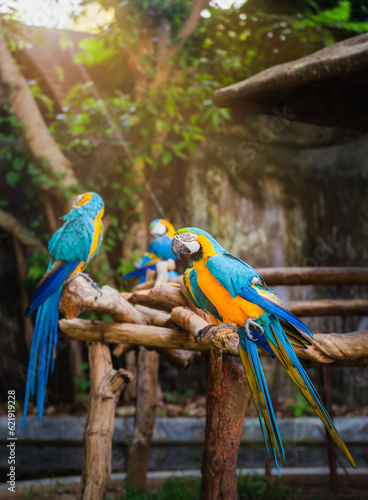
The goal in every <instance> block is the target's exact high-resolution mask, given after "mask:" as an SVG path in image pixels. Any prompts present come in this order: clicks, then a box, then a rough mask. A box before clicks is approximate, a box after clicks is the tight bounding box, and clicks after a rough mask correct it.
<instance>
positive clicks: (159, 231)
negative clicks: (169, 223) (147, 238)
mask: <svg viewBox="0 0 368 500" xmlns="http://www.w3.org/2000/svg"><path fill="white" fill-rule="evenodd" d="M166 229H167V228H166V227H165V226H164V225H163V224H161V222H157V224H155V225H154V226H153V228H152V230H151V234H154V235H157V236H163V235H164V234H165V233H166Z"/></svg>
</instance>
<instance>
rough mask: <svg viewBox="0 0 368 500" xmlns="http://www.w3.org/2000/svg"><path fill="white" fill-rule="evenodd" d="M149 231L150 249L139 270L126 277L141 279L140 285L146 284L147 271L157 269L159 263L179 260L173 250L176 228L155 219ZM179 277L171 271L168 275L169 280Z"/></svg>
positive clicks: (162, 220)
mask: <svg viewBox="0 0 368 500" xmlns="http://www.w3.org/2000/svg"><path fill="white" fill-rule="evenodd" d="M149 230H150V235H151V239H150V247H149V248H148V249H147V251H146V252H145V253H144V255H143V257H142V260H141V261H140V263H139V264H138V266H137V269H135V270H134V271H132V272H131V273H129V274H126V275H125V276H124V279H125V280H130V279H133V278H137V277H139V283H144V282H145V281H146V272H147V269H155V268H156V264H157V262H158V261H160V260H168V259H173V260H177V257H176V255H175V254H174V253H173V251H172V248H171V243H172V238H173V236H174V234H175V228H174V226H173V225H172V224H170V222H168V221H167V220H165V219H155V220H153V221H152V222H151V224H150V226H149ZM178 276H179V275H178V273H177V272H176V271H169V273H168V277H169V279H171V278H177V277H178Z"/></svg>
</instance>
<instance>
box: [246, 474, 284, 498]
mask: <svg viewBox="0 0 368 500" xmlns="http://www.w3.org/2000/svg"><path fill="white" fill-rule="evenodd" d="M238 493H239V496H238V498H239V500H270V499H271V498H272V500H288V499H289V498H290V495H289V493H288V488H287V487H286V486H284V485H282V484H276V483H271V482H269V481H267V480H266V479H265V478H263V477H261V476H257V475H250V474H246V475H245V476H239V477H238Z"/></svg>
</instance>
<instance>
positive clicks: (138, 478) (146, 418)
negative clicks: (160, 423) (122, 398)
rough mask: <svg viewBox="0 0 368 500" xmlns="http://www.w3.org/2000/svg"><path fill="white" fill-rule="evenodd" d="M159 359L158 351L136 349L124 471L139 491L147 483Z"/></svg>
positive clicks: (142, 348)
mask: <svg viewBox="0 0 368 500" xmlns="http://www.w3.org/2000/svg"><path fill="white" fill-rule="evenodd" d="M146 328H147V327H146ZM158 360H159V356H158V354H157V352H155V351H147V349H145V348H144V347H140V348H139V356H138V396H137V406H136V414H135V422H134V432H133V441H132V444H131V446H130V449H129V453H128V471H127V472H128V477H129V480H130V485H131V486H132V487H133V488H136V489H139V490H145V489H146V486H147V468H148V455H149V451H150V448H151V441H152V434H153V427H154V425H155V417H156V405H157V395H158Z"/></svg>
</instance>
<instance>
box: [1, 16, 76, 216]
mask: <svg viewBox="0 0 368 500" xmlns="http://www.w3.org/2000/svg"><path fill="white" fill-rule="evenodd" d="M0 82H1V83H3V84H4V85H6V86H7V87H9V89H10V106H11V108H12V109H13V110H14V112H15V114H16V116H17V118H18V120H19V121H20V122H22V124H23V125H24V126H23V127H22V135H23V138H24V140H25V142H26V144H27V146H28V148H29V150H30V152H31V154H32V156H33V158H34V160H35V162H36V163H37V164H38V165H39V166H40V167H41V168H44V167H43V165H42V161H41V159H42V158H44V159H45V160H47V162H48V163H49V168H48V169H44V172H45V174H46V175H47V176H48V177H51V178H53V179H54V180H55V181H57V182H55V186H54V187H53V188H52V189H51V191H52V193H53V194H54V195H55V196H56V197H57V198H58V199H59V200H60V202H61V203H62V204H63V207H64V210H65V211H66V212H67V211H69V209H70V207H71V201H70V200H68V199H67V198H66V197H65V190H66V189H68V188H70V187H72V186H73V185H76V184H77V183H78V181H77V178H76V176H75V174H74V171H73V169H72V168H71V165H70V162H69V160H67V158H66V157H65V156H64V155H63V153H62V152H61V150H60V149H59V147H58V145H57V144H56V142H55V140H54V138H53V136H52V135H51V133H50V131H49V129H48V128H47V126H46V124H45V121H44V119H43V117H42V115H41V112H40V110H39V108H38V106H37V104H36V101H35V100H34V98H33V96H32V94H31V91H30V90H29V87H28V85H27V82H26V80H25V78H24V77H23V75H22V73H21V71H20V69H19V68H18V66H17V64H16V62H15V60H14V59H13V57H12V55H11V52H10V50H9V48H8V46H7V43H6V40H5V37H4V34H3V31H2V23H1V15H0ZM55 174H62V175H63V177H62V178H61V177H60V176H59V177H58V176H57V175H56V176H55ZM44 190H45V191H46V192H49V191H50V190H49V189H46V188H44Z"/></svg>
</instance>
